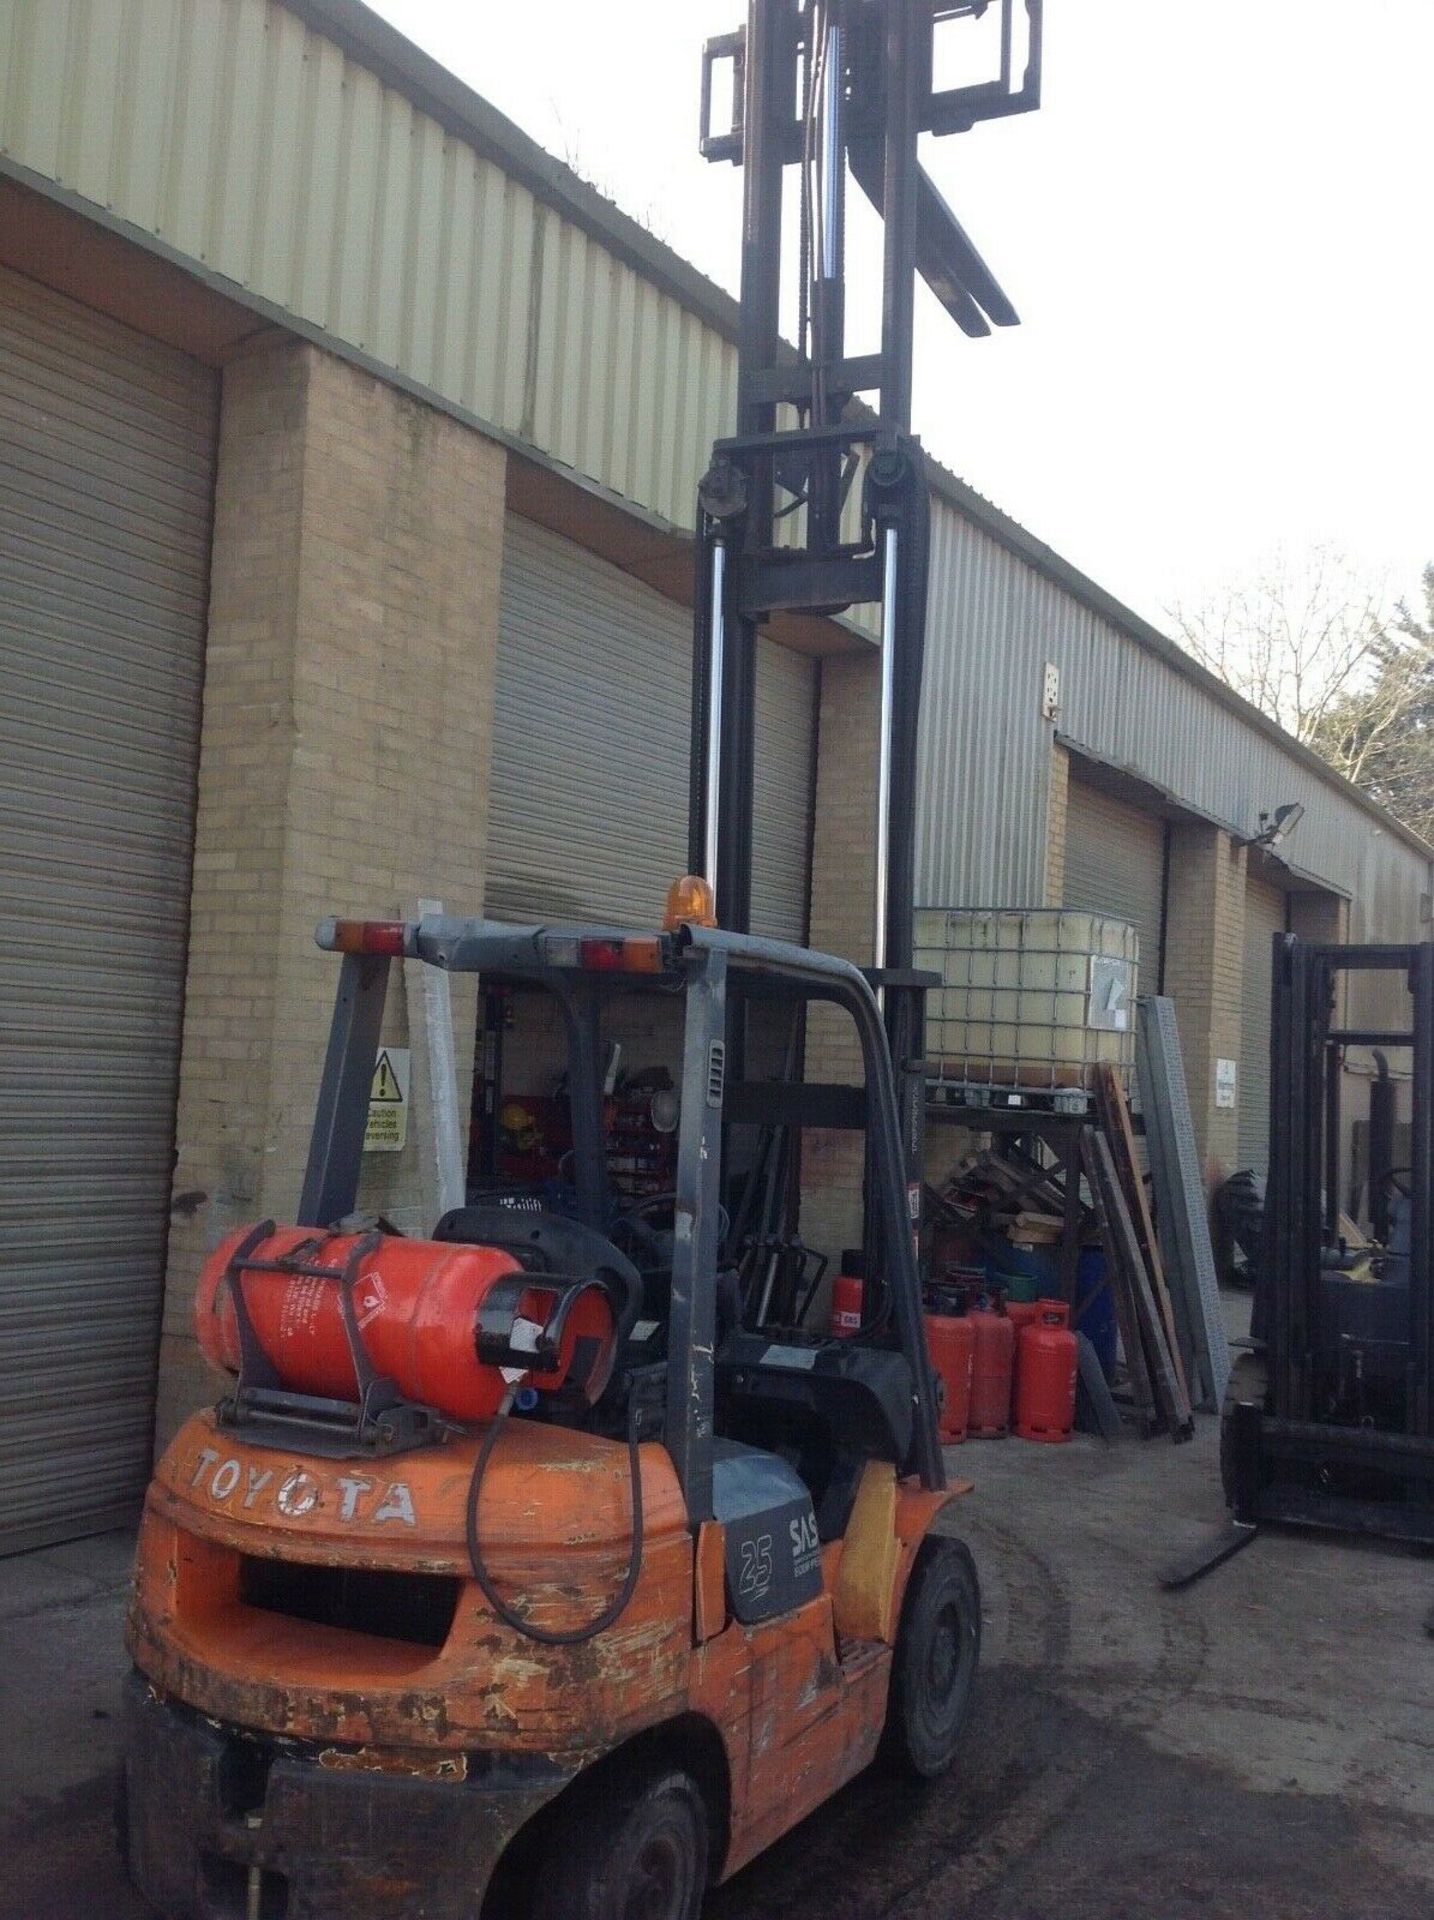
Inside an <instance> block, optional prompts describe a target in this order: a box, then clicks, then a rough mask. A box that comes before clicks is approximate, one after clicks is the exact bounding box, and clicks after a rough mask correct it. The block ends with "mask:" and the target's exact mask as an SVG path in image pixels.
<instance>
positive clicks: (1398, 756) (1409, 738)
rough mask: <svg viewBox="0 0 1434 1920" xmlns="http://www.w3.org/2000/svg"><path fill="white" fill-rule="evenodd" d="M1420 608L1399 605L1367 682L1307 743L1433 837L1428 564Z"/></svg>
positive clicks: (1432, 599)
mask: <svg viewBox="0 0 1434 1920" xmlns="http://www.w3.org/2000/svg"><path fill="white" fill-rule="evenodd" d="M1423 587H1424V608H1423V611H1422V612H1420V613H1416V612H1415V611H1414V610H1413V609H1412V608H1411V607H1410V606H1409V605H1408V604H1407V602H1404V601H1401V602H1400V604H1399V606H1398V608H1397V609H1396V610H1395V614H1394V617H1393V618H1392V619H1391V620H1390V622H1389V623H1388V626H1387V628H1386V630H1385V633H1384V635H1383V637H1382V639H1381V641H1380V643H1379V647H1378V658H1377V662H1376V670H1375V673H1374V676H1373V678H1372V679H1371V680H1369V681H1368V682H1367V684H1365V685H1364V686H1362V687H1361V688H1360V689H1359V690H1358V691H1356V692H1354V693H1349V694H1346V695H1345V696H1344V697H1343V698H1341V699H1339V700H1337V701H1335V702H1334V703H1333V705H1332V706H1330V707H1329V708H1328V710H1327V711H1326V713H1325V715H1324V717H1323V719H1322V720H1321V722H1320V725H1319V727H1318V729H1317V731H1316V732H1315V734H1314V735H1313V736H1312V738H1311V742H1310V744H1311V745H1312V746H1313V747H1315V748H1316V750H1317V751H1318V752H1320V753H1322V754H1323V755H1324V756H1325V758H1326V759H1327V760H1329V761H1331V762H1332V763H1333V764H1334V765H1335V766H1337V767H1338V768H1339V770H1340V772H1341V773H1344V774H1347V775H1348V776H1349V778H1350V779H1351V780H1355V781H1357V782H1358V783H1359V785H1360V786H1362V787H1363V788H1364V789H1365V791H1366V792H1367V793H1370V794H1372V795H1373V797H1374V798H1375V799H1376V800H1378V801H1379V802H1380V804H1381V805H1382V806H1386V807H1388V808H1389V811H1390V812H1391V813H1392V814H1394V815H1395V816H1396V817H1397V818H1398V819H1400V820H1402V821H1403V822H1404V823H1405V825H1406V826H1409V827H1413V829H1414V830H1415V832H1416V833H1419V834H1422V835H1423V837H1424V838H1425V839H1426V840H1428V839H1430V838H1431V837H1434V566H1429V567H1426V568H1425V570H1424V582H1423Z"/></svg>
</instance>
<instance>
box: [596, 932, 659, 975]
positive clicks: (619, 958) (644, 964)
mask: <svg viewBox="0 0 1434 1920" xmlns="http://www.w3.org/2000/svg"><path fill="white" fill-rule="evenodd" d="M578 959H579V963H580V964H581V966H582V967H583V968H584V970H585V971H586V972H588V973H661V972H662V942H661V941H660V940H657V939H653V938H651V937H649V938H646V939H638V940H596V939H592V940H580V941H579V942H578Z"/></svg>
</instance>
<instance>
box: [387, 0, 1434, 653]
mask: <svg viewBox="0 0 1434 1920" xmlns="http://www.w3.org/2000/svg"><path fill="white" fill-rule="evenodd" d="M378 10H379V11H380V12H382V13H383V14H385V15H386V16H387V17H388V18H389V19H390V20H391V21H393V23H394V24H395V25H396V26H398V27H399V28H400V29H401V30H402V31H404V32H405V33H407V34H408V36H409V37H410V38H411V39H413V40H415V41H417V42H418V43H419V44H420V45H421V46H423V47H424V48H426V49H427V51H428V52H430V53H432V54H433V55H435V56H436V57H437V58H438V59H439V60H441V61H442V62H443V63H444V65H445V66H447V67H449V68H450V69H452V70H453V71H454V72H455V73H457V74H459V75H460V76H461V77H462V78H463V79H464V80H465V81H467V82H468V84H469V85H470V86H472V87H473V88H474V89H475V90H476V91H477V92H479V93H481V94H483V95H484V96H485V97H486V98H487V99H489V100H491V101H492V102H493V104H494V105H495V106H497V107H499V108H501V109H502V111H503V112H505V113H507V114H509V115H510V116H511V117H512V118H513V119H514V120H516V121H517V122H518V124H519V125H520V126H521V127H523V128H524V130H525V131H526V132H528V133H530V134H531V135H532V136H533V137H534V138H535V139H536V140H538V141H539V142H540V143H541V144H542V145H543V146H544V147H546V148H548V149H549V151H551V152H553V153H556V154H558V155H559V156H560V157H562V158H566V159H568V160H570V161H571V162H573V164H575V165H576V166H577V167H578V168H579V170H580V171H581V172H582V173H584V174H585V175H586V176H587V177H588V178H589V179H591V180H592V181H593V182H594V183H595V184H596V185H598V186H599V187H601V188H602V190H603V191H604V192H606V193H608V194H609V195H610V196H611V197H612V198H614V199H615V200H617V201H618V202H619V204H620V205H622V206H623V207H624V208H625V209H626V210H627V211H628V212H630V213H633V214H635V215H637V216H638V217H640V218H642V219H643V220H645V221H646V222H647V224H648V225H649V226H651V227H652V229H653V230H654V231H655V232H656V233H657V234H658V235H659V236H660V237H661V238H662V239H663V240H665V241H667V242H668V244H669V245H671V246H672V247H674V248H675V249H676V251H677V252H679V253H680V254H682V255H683V256H684V257H685V258H687V259H688V260H691V261H692V262H694V263H695V264H696V265H697V266H698V267H700V268H701V269H702V270H703V271H704V272H706V273H708V274H710V275H711V276H712V277H713V278H714V279H715V280H717V281H719V282H720V283H721V284H722V285H724V286H726V287H728V288H729V289H730V290H731V291H733V292H735V291H736V290H737V242H738V217H739V200H740V180H739V176H738V174H737V173H736V172H735V170H734V169H732V168H731V167H729V166H725V165H723V166H709V165H708V164H706V163H705V162H703V161H702V160H701V159H700V158H699V157H698V155H697V152H696V137H695V136H696V119H697V85H698V66H699V59H698V56H699V49H700V47H701V43H702V41H703V39H704V38H705V37H706V36H708V35H709V34H713V33H718V32H722V31H724V30H726V29H727V28H729V27H732V26H735V25H737V24H738V22H739V20H740V19H741V18H743V17H744V14H745V5H744V0H527V4H526V5H524V6H520V7H511V6H507V5H503V6H499V5H498V4H496V0H480V4H476V5H474V4H467V3H465V0H379V5H378ZM1046 14H1047V20H1046V50H1045V88H1044V91H1045V105H1044V106H1043V107H1042V109H1041V111H1040V112H1039V113H1038V114H1035V115H1030V116H1025V117H1022V118H1018V119H1013V120H1009V121H1006V122H997V123H995V124H994V125H991V126H987V127H981V128H977V129H976V130H975V131H974V132H972V133H969V134H965V135H961V136H958V137H956V138H952V139H947V140H942V141H930V142H928V143H927V150H926V152H925V153H924V156H923V157H924V159H925V161H926V164H927V165H928V167H929V168H930V170H931V172H932V173H933V175H934V176H935V177H936V179H937V180H938V182H939V184H940V185H941V187H942V189H943V191H944V192H945V193H946V196H947V198H948V199H949V200H950V201H951V203H952V205H953V206H954V207H955V209H956V211H957V213H958V215H959V216H960V218H961V220H962V222H963V224H964V225H965V226H966V228H967V230H968V232H969V233H970V234H971V235H972V237H973V239H974V240H975V241H976V243H977V245H978V246H979V247H980V248H981V250H982V251H983V252H984V253H985V255H986V257H987V259H988V260H989V261H990V263H991V265H992V266H993V267H994V268H995V270H996V272H997V274H998V276H999V278H1000V279H1001V280H1002V282H1003V284H1004V285H1005V287H1006V289H1007V291H1008V292H1009V293H1010V294H1011V296H1012V298H1013V299H1014V300H1015V302H1016V305H1017V307H1018V309H1019V311H1020V313H1021V317H1022V321H1023V324H1022V326H1021V327H1020V328H1018V329H1016V330H1014V331H1012V332H1009V333H1002V334H997V335H996V336H994V337H993V338H991V339H987V340H980V341H969V340H967V339H966V338H965V337H964V336H963V335H961V334H958V333H957V332H956V330H955V328H954V327H953V326H952V325H951V324H950V322H949V321H947V320H946V318H945V316H944V315H943V314H942V313H941V311H940V310H939V309H938V308H937V307H936V305H935V303H934V301H932V300H931V299H930V297H929V296H928V295H927V294H926V292H925V289H924V288H923V289H922V290H921V296H920V307H919V317H918V333H917V366H916V404H915V416H916V417H915V425H916V427H917V429H918V431H919V432H920V433H921V434H922V436H923V438H924V439H925V441H926V444H927V445H928V447H929V448H930V449H931V450H932V452H934V453H935V454H936V455H937V457H938V458H940V459H941V460H942V461H944V462H945V463H946V464H947V465H948V466H950V467H951V468H953V469H954V470H955V471H956V472H957V473H958V474H960V475H961V476H962V477H963V478H964V479H965V480H967V481H969V482H970V483H971V484H972V485H973V486H974V487H976V488H978V489H979V490H980V491H981V492H982V493H984V494H986V495H987V496H988V497H989V498H991V499H992V500H994V501H995V502H996V503H997V505H999V506H1001V507H1003V508H1004V509H1005V510H1006V511H1007V512H1008V513H1011V514H1013V515H1014V516H1015V517H1016V518H1017V519H1018V520H1020V521H1022V522H1023V523H1024V524H1025V525H1026V526H1027V527H1029V528H1030V529H1031V530H1032V532H1034V533H1035V534H1037V535H1038V536H1039V537H1040V538H1042V539H1043V540H1046V541H1047V542H1048V543H1049V544H1050V545H1052V546H1053V547H1055V548H1056V549H1057V550H1058V551H1059V552H1061V553H1063V554H1065V555H1066V557H1067V558H1068V559H1070V560H1073V561H1074V562H1075V563H1076V564H1077V565H1078V566H1080V567H1082V568H1084V569H1085V570H1086V571H1087V572H1088V573H1090V574H1092V575H1093V576H1094V577H1095V578H1096V579H1097V580H1098V581H1100V583H1101V584H1102V585H1103V586H1105V587H1107V588H1108V589H1109V590H1110V591H1111V592H1113V593H1115V594H1117V595H1118V596H1120V597H1121V598H1123V599H1125V600H1127V601H1128V602H1129V603H1130V604H1131V605H1133V606H1135V607H1137V608H1138V609H1139V610H1140V611H1142V612H1144V613H1146V614H1148V615H1150V616H1151V617H1154V618H1159V617H1160V616H1161V614H1162V610H1163V609H1164V608H1165V607H1166V606H1168V605H1169V604H1170V603H1171V602H1172V601H1173V600H1175V599H1177V598H1186V599H1194V598H1198V597H1200V596H1201V595H1202V594H1203V593H1205V592H1207V591H1211V590H1214V589H1217V588H1218V586H1219V584H1220V583H1221V581H1222V580H1224V579H1227V578H1232V577H1236V576H1238V575H1239V574H1240V573H1241V572H1243V571H1245V570H1247V569H1249V568H1250V567H1251V566H1252V565H1253V564H1254V563H1256V562H1257V561H1258V560H1259V559H1260V558H1261V556H1263V555H1265V554H1267V553H1269V552H1270V551H1271V550H1272V549H1274V548H1276V547H1278V546H1280V545H1281V544H1283V545H1284V546H1285V547H1287V548H1288V549H1291V550H1293V551H1295V552H1296V553H1297V552H1299V551H1301V550H1303V549H1304V548H1305V547H1307V546H1311V545H1314V544H1317V543H1321V542H1331V543H1333V544H1335V545H1337V546H1338V547H1340V548H1342V549H1343V550H1344V551H1346V552H1347V553H1348V554H1349V555H1350V557H1351V559H1352V560H1353V561H1354V562H1355V563H1356V565H1357V566H1359V567H1361V568H1363V569H1367V570H1368V571H1370V572H1371V573H1374V574H1379V575H1384V576H1386V577H1387V578H1388V580H1389V582H1390V584H1391V587H1392V590H1393V591H1395V592H1397V593H1410V594H1412V593H1413V592H1415V590H1416V588H1417V583H1418V578H1419V572H1420V569H1421V567H1422V566H1423V565H1424V563H1425V562H1426V561H1429V560H1431V559H1434V397H1431V379H1430V361H1431V335H1434V245H1431V243H1430V242H1431V234H1430V227H1431V221H1430V198H1431V187H1434V151H1431V149H1434V138H1431V126H1434V116H1431V106H1430V103H1431V78H1434V0H1357V4H1350V0H1048V4H1047V8H1046ZM859 198H860V196H859V195H855V194H854V195H853V203H855V201H856V200H858V199H859ZM873 242H874V235H872V234H869V233H867V232H864V231H858V232H857V233H856V234H855V236H854V241H853V246H854V253H855V258H856V261H857V263H858V264H861V263H864V262H869V261H871V260H872V259H873V255H872V252H871V247H872V244H873ZM852 344H853V346H854V348H855V349H857V350H859V349H860V348H861V347H862V346H864V345H866V344H868V343H867V342H864V341H862V340H859V339H858V340H856V341H854V342H853V343H852Z"/></svg>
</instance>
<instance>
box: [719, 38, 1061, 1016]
mask: <svg viewBox="0 0 1434 1920" xmlns="http://www.w3.org/2000/svg"><path fill="white" fill-rule="evenodd" d="M1041 8H1042V0H963V3H961V4H950V3H947V0H749V6H748V13H747V24H746V26H745V28H744V29H742V30H741V31H739V32H737V33H734V34H727V35H724V36H722V37H721V38H719V39H716V40H712V41H709V42H708V44H707V46H706V48H705V49H704V53H703V74H702V128H701V149H702V151H703V153H704V154H705V155H706V156H707V157H708V158H709V159H713V160H730V161H732V162H733V163H734V164H736V165H739V166H741V167H742V169H743V207H742V269H741V273H742V278H741V318H740V326H739V338H738V363H737V432H736V435H735V436H734V437H733V438H731V439H728V440H721V441H718V443H717V444H716V446H715V448H714V450H713V461H712V465H711V467H710V468H709V470H708V472H707V474H706V475H705V476H704V478H703V480H702V483H701V486H700V488H699V491H698V514H697V522H698V525H697V531H698V541H697V581H696V594H695V609H696V613H695V639H696V660H695V663H694V674H693V716H692V756H691V769H692V774H691V781H692V784H691V796H690V809H689V823H690V824H689V839H690V845H689V856H688V857H689V863H690V866H691V869H692V871H693V872H695V873H701V874H703V875H705V876H706V878H707V879H708V880H709V881H710V882H711V883H712V885H713V888H714V890H715V893H716V897H717V911H718V915H719V918H720V920H721V923H722V924H723V925H724V926H726V927H728V928H730V929H731V930H732V931H734V932H746V931H748V930H749V926H750V917H751V876H752V773H753V757H754V755H753V746H754V740H753V735H754V708H755V652H756V635H757V630H758V627H759V626H760V625H761V623H762V622H763V621H764V620H766V619H767V618H769V617H770V615H771V614H772V613H774V612H776V611H778V610H783V609H785V610H803V611H808V612H827V613H833V612H839V611H842V610H844V609H845V608H847V607H851V606H855V605H858V604H861V603H864V602H878V601H879V602H880V603H881V608H882V705H881V743H880V767H879V772H878V781H877V793H876V795H875V800H876V826H877V882H876V889H877V898H876V911H875V916H874V925H873V935H872V961H873V965H874V967H875V968H876V969H877V971H878V972H880V971H882V970H884V969H891V970H894V971H897V972H900V971H902V970H906V969H909V968H910V965H911V908H912V886H911V881H912V864H913V843H914V832H915V757H916V755H915V747H916V724H917V714H918V708H919V704H920V696H921V673H922V647H923V641H924V629H925V616H926V531H927V521H928V495H927V485H926V478H925V471H924V462H923V458H922V454H921V449H920V444H919V442H918V441H916V440H914V439H913V438H912V437H911V434H910V426H911V374H912V318H913V303H914V297H915V276H916V273H917V272H918V271H919V272H920V273H921V274H922V276H923V277H924V278H925V279H926V281H927V282H928V284H929V285H930V286H931V288H932V290H933V291H934V292H935V294H936V296H937V298H938V299H939V300H940V301H941V302H942V304H943V305H944V306H945V307H946V309H947V311H948V312H949V313H950V314H951V315H952V317H953V318H954V319H955V321H956V323H957V325H958V326H960V327H961V328H962V329H963V331H965V332H966V333H968V334H972V335H978V334H984V333H987V332H989V331H990V326H991V324H995V325H997V326H1011V325H1014V324H1016V319H1017V316H1016V313H1015V310H1014V308H1013V307H1012V305H1011V303H1010V301H1009V300H1008V299H1007V298H1006V296H1005V295H1004V294H1003V293H1002V292H1001V289H1000V288H999V286H997V284H996V282H995V279H994V277H993V276H992V274H991V273H990V271H989V269H988V268H987V267H986V265H985V263H984V262H983V261H982V260H981V258H980V256H979V255H978V254H977V253H976V251H975V249H974V247H973V246H972V245H971V242H970V240H969V239H968V238H967V236H966V234H965V232H964V230H963V229H962V227H961V226H960V224H959V222H958V221H957V220H956V218H955V216H954V215H953V214H952V212H951V210H950V208H949V207H948V206H947V205H946V203H945V201H944V200H943V199H942V197H941V195H940V193H939V192H938V191H937V189H936V188H935V186H934V185H933V184H932V183H931V181H930V180H929V178H928V177H927V175H926V174H925V173H924V172H923V170H922V168H921V166H920V164H919V162H918V158H917V138H918V136H919V134H921V133H922V132H927V131H929V132H934V133H949V132H956V131H964V130H966V129H969V128H970V127H972V126H974V125H975V124H976V123H977V122H978V121H980V120H985V119H990V118H994V117H997V116H1000V115H1006V114H1011V113H1020V112H1026V111H1029V110H1031V109H1032V108H1034V107H1036V106H1038V105H1039V101H1040V55H1041ZM978 24H984V26H985V28H986V31H987V38H988V40H989V41H990V57H991V61H992V71H991V73H990V75H989V77H987V78H985V79H982V80H980V81H977V82H974V83H972V84H968V85H964V86H955V87H948V88H944V89H943V88H937V87H936V86H935V84H934V78H933V76H934V72H935V50H936V40H937V32H938V28H940V29H949V30H954V31H955V32H958V33H959V32H961V31H962V30H963V29H969V28H970V27H971V26H972V25H978ZM1022 28H1023V31H1018V29H1022ZM992 30H994V31H992ZM1021 49H1023V51H1024V60H1023V61H1020V60H1019V57H1018V56H1019V51H1020V50H1021ZM728 65H730V68H731V79H732V119H731V124H730V125H729V126H728V127H727V128H725V129H721V130H719V129H717V128H715V127H714V125H713V111H714V103H715V92H716V88H715V84H714V83H715V75H716V73H717V70H718V69H719V68H721V67H724V66H728ZM793 166H795V167H798V168H800V173H801V192H800V195H799V201H800V207H801V218H800V222H799V226H800V233H799V236H798V244H797V248H796V255H797V258H796V273H797V281H796V285H797V292H798V309H799V324H798V329H797V332H798V340H797V347H796V351H795V353H794V352H793V350H792V348H791V346H790V345H789V344H788V343H787V342H786V341H785V340H784V339H783V337H782V333H781V296H782V271H783V264H784V259H785V257H786V255H787V254H788V252H789V248H788V247H787V245H786V238H787V236H786V235H785V234H784V224H785V222H784V207H783V187H784V182H785V178H786V173H787V169H788V168H789V167H793ZM848 168H849V169H850V172H851V175H852V177H853V179H854V180H855V181H856V182H857V184H858V185H859V186H860V187H861V188H862V190H863V191H864V192H865V193H866V194H867V196H868V198H869V199H870V200H871V202H872V204H873V206H874V207H875V208H876V210H877V212H878V213H879V214H880V215H881V216H882V218H883V221H884V227H885V243H884V256H883V268H882V314H881V344H880V350H879V351H878V352H877V353H874V354H865V355H860V356H855V357H852V356H849V355H848V354H847V351H846V339H845V317H846V216H845V203H846V175H847V171H848ZM858 396H862V397H863V398H864V399H865V401H866V402H867V406H866V407H865V408H863V409H862V411H861V414H860V415H859V416H857V417H854V416H853V402H854V401H855V400H856V399H857V397H858ZM793 421H795V424H792V422H793ZM863 466H864V467H865V478H864V483H863V487H862V494H861V498H860V500H859V503H858V506H859V513H858V514H856V515H853V514H852V513H850V512H848V494H849V492H850V490H851V487H852V485H853V482H854V480H855V477H856V475H857V473H858V471H859V470H860V469H861V468H862V467H863ZM854 519H855V520H856V522H857V524H856V525H852V524H851V523H852V521H853V520H854ZM844 526H845V527H846V529H847V530H848V531H849V532H850V534H851V536H852V537H849V538H846V539H844V538H843V531H844ZM893 984H895V983H893Z"/></svg>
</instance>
